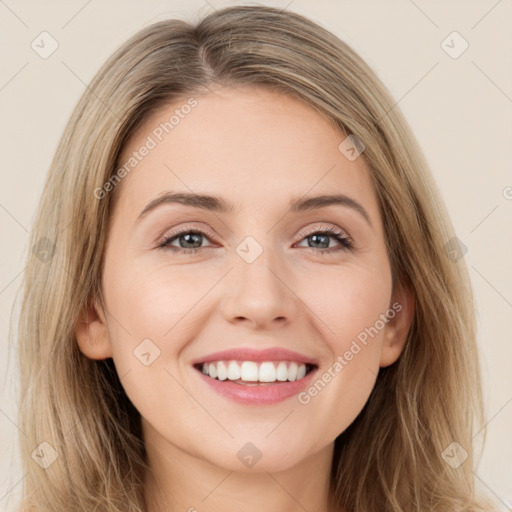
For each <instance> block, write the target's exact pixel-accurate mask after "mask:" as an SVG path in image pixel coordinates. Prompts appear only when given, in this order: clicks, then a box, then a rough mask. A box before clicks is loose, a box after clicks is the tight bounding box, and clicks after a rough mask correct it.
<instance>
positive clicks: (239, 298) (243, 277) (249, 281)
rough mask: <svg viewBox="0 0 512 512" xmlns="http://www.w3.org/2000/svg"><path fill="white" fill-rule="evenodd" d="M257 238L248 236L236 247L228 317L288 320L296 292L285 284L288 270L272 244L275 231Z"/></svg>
mask: <svg viewBox="0 0 512 512" xmlns="http://www.w3.org/2000/svg"><path fill="white" fill-rule="evenodd" d="M263 237H265V240H263ZM258 238H259V240H257V239H256V237H254V236H247V237H246V238H245V239H243V240H242V242H240V243H239V244H238V246H237V247H236V248H235V252H234V254H233V266H234V269H233V272H232V273H231V279H230V281H229V284H228V287H229V288H230V292H229V294H228V295H229V300H228V301H227V302H226V304H227V305H226V309H225V314H226V315H227V317H228V318H227V319H228V320H234V319H235V318H240V317H244V318H246V319H248V320H251V321H253V322H255V323H258V324H265V323H268V322H272V321H273V320H274V319H277V318H279V319H282V318H286V319H288V320H289V319H290V317H291V315H292V314H293V311H294V307H293V304H294V294H293V293H292V292H291V290H290V288H289V286H286V284H285V280H286V275H287V272H285V271H283V266H282V262H281V261H280V259H279V258H280V257H279V253H278V251H277V250H276V248H275V247H274V246H273V243H272V239H273V237H272V234H271V233H270V234H269V233H266V234H265V233H263V234H261V235H259V236H258ZM260 240H261V242H260Z"/></svg>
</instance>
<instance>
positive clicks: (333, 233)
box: [158, 228, 354, 254]
mask: <svg viewBox="0 0 512 512" xmlns="http://www.w3.org/2000/svg"><path fill="white" fill-rule="evenodd" d="M183 234H196V235H204V236H205V237H206V238H209V237H212V235H210V234H209V233H205V232H203V231H200V230H197V229H186V228H185V229H183V230H180V231H177V232H176V233H172V234H171V235H170V236H168V237H166V238H165V239H164V240H163V241H162V243H161V244H159V245H158V247H159V248H161V249H167V250H171V251H173V252H176V253H182V254H195V253H197V252H198V251H201V250H202V249H207V247H198V248H195V249H184V248H182V247H173V246H171V245H169V244H170V243H171V242H173V241H174V240H176V239H177V238H178V237H180V236H181V235H183ZM313 235H329V237H332V238H334V239H335V240H336V241H337V242H339V243H340V245H341V247H340V248H338V249H333V248H332V247H331V248H329V249H316V250H315V248H314V247H307V249H313V250H314V251H315V252H319V253H320V254H325V253H328V254H333V253H337V252H338V251H351V250H353V249H354V247H353V245H352V240H351V239H350V237H348V236H344V234H343V233H342V232H340V231H337V230H336V229H334V228H327V229H324V230H317V231H313V232H311V233H309V234H307V235H305V236H303V237H302V239H301V241H302V240H304V239H305V238H308V237H310V236H313ZM212 238H213V237H212Z"/></svg>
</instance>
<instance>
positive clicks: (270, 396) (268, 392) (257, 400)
mask: <svg viewBox="0 0 512 512" xmlns="http://www.w3.org/2000/svg"><path fill="white" fill-rule="evenodd" d="M316 370H317V368H314V369H313V370H311V371H310V372H309V373H308V374H307V375H306V376H305V377H303V378H302V379H300V380H296V381H293V382H278V383H275V384H264V385H259V384H256V385H244V384H236V383H234V382H231V381H229V380H218V379H213V378H212V377H208V376H207V375H205V374H204V373H202V372H200V371H199V370H197V369H194V371H195V372H196V373H197V374H198V375H199V377H201V378H202V379H203V381H204V382H206V384H208V385H209V386H210V387H211V388H212V389H213V390H214V391H216V392H217V393H218V394H219V395H222V396H224V397H226V398H229V399H231V400H234V401H235V402H239V403H242V404H254V405H270V404H275V403H278V402H282V401H283V400H286V399H287V398H290V397H292V396H294V395H297V394H299V393H300V392H301V391H303V390H304V389H305V388H306V387H307V386H308V385H309V383H310V382H311V379H312V377H313V374H314V373H315V372H316Z"/></svg>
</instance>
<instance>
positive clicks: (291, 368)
mask: <svg viewBox="0 0 512 512" xmlns="http://www.w3.org/2000/svg"><path fill="white" fill-rule="evenodd" d="M194 368H195V369H196V370H198V371H200V372H202V373H203V375H205V376H207V377H210V378H212V379H215V380H219V381H229V382H232V383H234V384H241V385H245V386H263V385H267V386H268V385H273V384H280V383H284V382H294V381H297V380H300V379H303V378H304V377H305V376H306V375H308V374H309V373H310V372H311V371H313V370H314V369H315V368H316V365H314V364H309V363H298V362H295V361H263V362H256V361H211V362H208V363H198V364H195V365H194Z"/></svg>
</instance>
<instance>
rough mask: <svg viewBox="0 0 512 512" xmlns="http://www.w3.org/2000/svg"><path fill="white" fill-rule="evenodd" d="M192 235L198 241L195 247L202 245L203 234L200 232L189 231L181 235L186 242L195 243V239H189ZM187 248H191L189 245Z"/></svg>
mask: <svg viewBox="0 0 512 512" xmlns="http://www.w3.org/2000/svg"><path fill="white" fill-rule="evenodd" d="M191 237H193V238H195V242H196V243H197V242H198V245H195V246H194V248H195V247H201V240H200V237H201V235H200V234H199V233H188V234H186V235H182V236H181V238H182V239H185V244H188V243H194V241H190V240H189V239H190V238H191ZM187 248H189V247H187Z"/></svg>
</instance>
